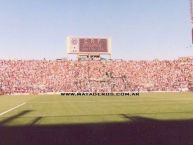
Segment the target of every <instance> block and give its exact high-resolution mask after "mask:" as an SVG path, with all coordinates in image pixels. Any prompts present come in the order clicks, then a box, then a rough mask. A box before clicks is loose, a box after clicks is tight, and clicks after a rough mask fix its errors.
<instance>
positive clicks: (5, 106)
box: [0, 93, 193, 126]
mask: <svg viewBox="0 0 193 145" xmlns="http://www.w3.org/2000/svg"><path fill="white" fill-rule="evenodd" d="M136 116H137V117H146V118H152V119H159V120H175V119H181V120H182V119H193V93H144V94H140V96H127V97H123V96H122V97H121V96H97V97H96V96H95V97H94V96H76V97H75V96H71V97H70V96H68V97H66V96H60V95H41V96H0V124H1V126H17V125H19V126H21V125H60V124H84V123H113V122H128V121H131V120H132V119H131V118H132V117H136Z"/></svg>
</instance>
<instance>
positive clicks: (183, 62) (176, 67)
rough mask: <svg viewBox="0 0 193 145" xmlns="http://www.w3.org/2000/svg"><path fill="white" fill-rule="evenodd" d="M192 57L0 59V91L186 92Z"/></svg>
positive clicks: (192, 73)
mask: <svg viewBox="0 0 193 145" xmlns="http://www.w3.org/2000/svg"><path fill="white" fill-rule="evenodd" d="M192 85H193V58H191V57H185V58H179V59H175V60H151V61H149V60H146V61H132V60H85V61H79V60H76V61H75V60H0V94H16V93H29V94H38V93H51V92H52V93H58V92H128V91H189V90H190V88H191V87H192Z"/></svg>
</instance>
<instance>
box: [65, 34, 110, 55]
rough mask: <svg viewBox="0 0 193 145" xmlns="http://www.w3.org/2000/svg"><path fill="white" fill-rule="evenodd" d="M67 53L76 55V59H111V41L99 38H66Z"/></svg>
mask: <svg viewBox="0 0 193 145" xmlns="http://www.w3.org/2000/svg"><path fill="white" fill-rule="evenodd" d="M67 53H68V54H76V55H77V56H78V58H80V57H82V56H85V57H87V58H92V57H100V55H109V56H110V58H111V55H112V52H111V39H110V38H101V37H97V38H96V37H67Z"/></svg>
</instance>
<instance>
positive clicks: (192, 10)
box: [190, 0, 193, 43]
mask: <svg viewBox="0 0 193 145" xmlns="http://www.w3.org/2000/svg"><path fill="white" fill-rule="evenodd" d="M190 16H191V23H192V24H193V0H190ZM192 43H193V28H192Z"/></svg>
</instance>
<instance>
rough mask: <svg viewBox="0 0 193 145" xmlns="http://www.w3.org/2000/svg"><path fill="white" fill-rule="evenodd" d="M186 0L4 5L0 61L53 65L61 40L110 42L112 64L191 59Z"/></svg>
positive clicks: (9, 0)
mask: <svg viewBox="0 0 193 145" xmlns="http://www.w3.org/2000/svg"><path fill="white" fill-rule="evenodd" d="M189 4H190V2H189V1H188V0H185V1H184V0H175V1H168V0H156V1H155V0H143V1H141V0H121V1H114V0H113V1H112V0H105V1H103V0H74V1H71V0H63V1H62V0H56V1H54V2H53V1H52V0H33V1H31V0H17V1H14V0H2V1H1V5H0V20H1V23H0V51H1V53H0V58H1V59H13V58H18V59H20V58H22V59H43V58H46V59H56V58H63V57H64V56H65V51H66V48H65V47H66V45H65V43H66V42H65V38H66V37H67V36H69V35H73V36H96V37H98V36H102V37H110V38H111V39H112V51H113V58H114V59H132V60H136V59H139V60H141V59H145V60H147V59H155V58H158V59H174V58H178V57H181V56H192V55H193V48H192V45H191V31H190V30H191V23H190V13H189V11H190V9H189Z"/></svg>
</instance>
